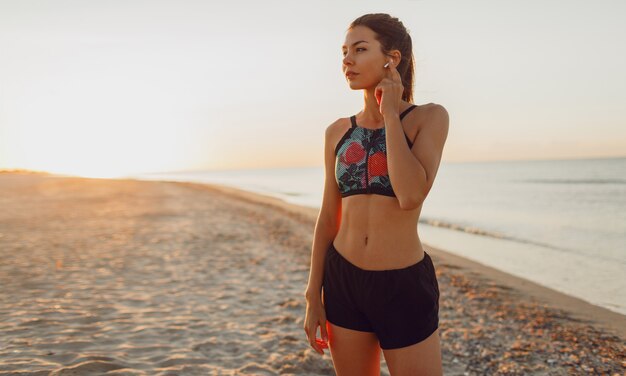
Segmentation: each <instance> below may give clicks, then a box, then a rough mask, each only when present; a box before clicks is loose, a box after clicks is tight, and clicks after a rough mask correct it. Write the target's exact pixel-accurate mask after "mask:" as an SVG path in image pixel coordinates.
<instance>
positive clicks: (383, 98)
mask: <svg viewBox="0 0 626 376" xmlns="http://www.w3.org/2000/svg"><path fill="white" fill-rule="evenodd" d="M384 69H385V77H383V79H382V80H380V82H379V83H378V85H377V86H376V89H374V95H375V96H376V100H378V101H379V106H378V108H379V111H380V114H381V115H383V117H385V116H394V115H396V116H399V115H400V105H401V103H402V93H403V92H404V86H403V85H402V77H400V73H399V72H398V70H397V69H396V67H395V66H394V65H393V63H392V62H391V60H389V65H388V66H387V68H384Z"/></svg>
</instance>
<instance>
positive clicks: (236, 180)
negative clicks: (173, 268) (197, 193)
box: [129, 158, 626, 314]
mask: <svg viewBox="0 0 626 376" xmlns="http://www.w3.org/2000/svg"><path fill="white" fill-rule="evenodd" d="M129 177H132V178H136V179H146V180H173V181H190V182H201V183H217V184H223V185H227V186H232V187H237V188H240V189H245V190H248V191H252V192H256V193H261V194H265V195H270V196H273V197H278V198H281V199H283V200H285V201H287V202H291V203H295V204H300V205H306V206H310V207H314V208H319V207H320V205H321V202H322V195H323V190H324V169H323V167H322V166H320V167H299V168H275V169H250V170H230V171H195V172H168V173H151V174H137V175H133V176H129ZM331 178H333V179H334V177H331ZM418 232H419V234H420V239H421V240H422V241H423V242H424V243H425V244H427V245H431V246H434V247H437V248H442V249H444V250H446V251H448V252H450V253H454V254H457V255H459V256H462V257H465V258H467V259H471V260H473V261H476V262H479V263H482V264H484V265H488V266H491V267H494V268H497V269H499V270H502V271H504V272H506V273H509V274H513V275H516V276H519V277H522V278H525V279H528V280H531V281H533V282H536V283H539V284H541V285H544V286H547V287H550V288H552V289H554V290H557V291H560V292H563V293H566V294H568V295H571V296H575V297H578V298H580V299H583V300H585V301H588V302H590V303H592V304H595V305H598V306H602V307H605V308H607V309H610V310H612V311H616V312H619V313H622V314H626V277H625V275H626V158H607V159H577V160H544V161H506V162H471V163H467V162H466V163H445V162H442V163H441V165H440V167H439V171H438V173H437V177H436V179H435V183H434V185H433V187H432V189H431V191H430V192H429V194H428V197H427V198H426V200H425V201H424V205H423V208H422V213H421V216H420V222H419V224H418Z"/></svg>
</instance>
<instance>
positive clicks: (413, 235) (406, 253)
mask: <svg viewBox="0 0 626 376" xmlns="http://www.w3.org/2000/svg"><path fill="white" fill-rule="evenodd" d="M333 245H334V246H335V248H336V249H337V250H338V251H339V252H340V253H341V254H342V255H343V256H344V257H346V258H347V259H349V260H351V261H352V262H353V263H354V264H356V265H359V266H360V267H362V268H363V269H397V268H401V267H405V266H407V265H412V264H414V263H416V262H417V261H418V260H420V259H421V258H422V257H423V253H424V248H423V247H422V243H421V241H420V239H419V236H418V234H417V230H416V229H414V230H413V231H398V230H397V229H396V230H395V231H381V230H373V231H369V232H367V231H363V230H361V231H359V230H353V229H350V228H348V227H341V228H340V229H339V232H338V233H337V235H336V236H335V239H334V240H333Z"/></svg>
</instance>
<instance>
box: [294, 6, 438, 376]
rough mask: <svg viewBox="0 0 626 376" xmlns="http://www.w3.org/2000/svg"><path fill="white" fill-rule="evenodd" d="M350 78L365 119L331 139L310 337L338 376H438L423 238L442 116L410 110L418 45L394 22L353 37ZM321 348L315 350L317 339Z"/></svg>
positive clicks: (369, 24)
mask: <svg viewBox="0 0 626 376" xmlns="http://www.w3.org/2000/svg"><path fill="white" fill-rule="evenodd" d="M342 49H343V71H344V73H345V74H346V77H347V80H348V82H349V85H350V88H351V89H353V90H357V89H358V90H363V95H364V108H363V110H362V111H360V112H359V113H358V114H356V115H353V116H351V117H350V118H341V119H338V120H337V121H335V122H334V123H332V124H331V125H329V126H328V127H327V129H326V132H325V185H324V197H323V202H322V207H321V210H320V213H319V217H318V219H317V223H316V226H315V235H314V240H313V250H312V255H311V270H310V275H309V282H308V286H307V289H306V292H305V296H306V300H307V308H306V318H305V322H304V330H305V332H306V334H307V337H308V339H309V343H310V345H311V346H312V347H313V348H314V349H315V350H316V351H317V352H319V353H321V354H323V353H324V352H323V348H328V347H329V348H330V352H331V356H332V359H333V365H334V367H335V370H336V372H337V374H338V375H340V376H341V375H378V374H379V373H380V349H382V350H383V353H384V357H385V360H386V362H387V365H388V368H389V371H390V373H391V375H441V374H442V364H441V351H440V343H439V331H438V323H439V319H438V311H439V286H438V283H437V277H436V274H435V269H434V265H433V263H432V261H431V259H430V256H429V255H428V254H427V253H426V252H425V251H424V248H423V247H422V244H421V242H420V239H419V236H418V234H417V223H418V219H419V215H420V212H421V208H422V203H423V201H424V199H425V198H426V195H427V194H428V192H429V191H430V188H431V187H432V185H433V182H434V179H435V175H436V173H437V170H438V168H439V163H440V161H441V154H442V152H443V146H444V144H445V141H446V138H447V135H448V113H447V111H446V109H445V108H444V107H443V106H441V105H439V104H434V103H430V104H425V105H420V106H416V105H414V104H411V101H412V99H413V98H412V86H413V53H412V42H411V37H410V36H409V34H408V32H407V30H406V28H405V27H404V25H403V24H402V22H400V21H399V20H398V19H397V18H393V17H391V16H389V15H387V14H366V15H364V16H361V17H359V18H357V19H356V20H354V21H353V22H352V24H351V25H350V27H349V28H348V30H347V33H346V38H345V44H344V46H343V47H342ZM318 326H319V327H320V332H321V335H322V337H323V339H317V338H316V337H317V327H318Z"/></svg>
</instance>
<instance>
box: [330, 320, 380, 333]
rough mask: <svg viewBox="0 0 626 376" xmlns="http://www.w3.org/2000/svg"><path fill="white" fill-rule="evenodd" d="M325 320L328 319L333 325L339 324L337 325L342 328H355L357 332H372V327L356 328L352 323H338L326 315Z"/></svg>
mask: <svg viewBox="0 0 626 376" xmlns="http://www.w3.org/2000/svg"><path fill="white" fill-rule="evenodd" d="M326 321H328V322H329V323H331V324H333V325H335V326H339V327H341V328H344V329H350V330H356V331H357V332H367V333H374V330H373V329H364V328H356V327H354V326H352V325H349V324H348V325H346V324H343V323H339V322H337V321H334V320H331V319H329V318H328V317H327V318H326Z"/></svg>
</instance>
